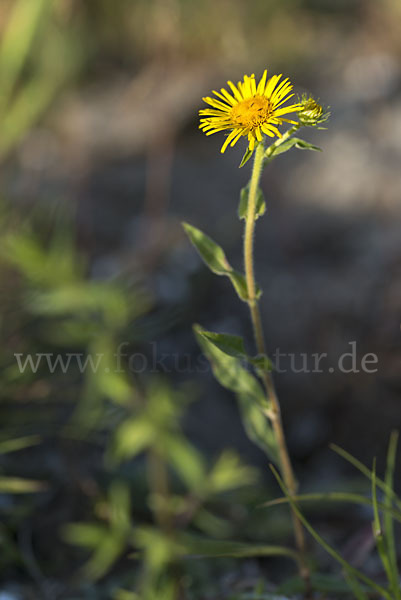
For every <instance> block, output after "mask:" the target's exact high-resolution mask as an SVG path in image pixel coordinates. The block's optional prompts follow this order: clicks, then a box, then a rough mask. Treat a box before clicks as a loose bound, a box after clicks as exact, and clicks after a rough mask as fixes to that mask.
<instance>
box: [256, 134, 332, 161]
mask: <svg viewBox="0 0 401 600" xmlns="http://www.w3.org/2000/svg"><path fill="white" fill-rule="evenodd" d="M291 148H298V149H300V150H316V151H318V152H321V148H319V147H318V146H315V145H314V144H310V143H309V142H306V141H305V140H302V139H301V138H297V137H292V138H289V139H288V140H285V142H283V143H282V144H280V143H277V144H272V145H271V146H270V147H269V148H268V149H267V150H266V156H267V159H268V160H269V159H270V160H272V159H273V158H275V157H276V156H278V155H279V154H283V152H287V151H288V150H291Z"/></svg>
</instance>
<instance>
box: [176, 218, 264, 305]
mask: <svg viewBox="0 0 401 600" xmlns="http://www.w3.org/2000/svg"><path fill="white" fill-rule="evenodd" d="M182 225H183V227H184V229H185V231H186V233H187V235H188V237H189V239H190V241H191V242H192V244H193V245H194V246H195V248H196V250H197V251H198V252H199V255H200V257H201V258H202V260H203V262H204V263H205V264H206V265H207V266H208V267H209V269H210V270H211V271H212V272H213V273H215V274H216V275H224V276H226V277H228V278H229V279H230V280H231V283H232V284H233V286H234V289H235V291H236V292H237V294H238V296H239V297H240V298H241V300H244V301H245V302H246V301H247V299H248V290H247V285H246V281H245V277H244V276H243V275H242V274H241V273H238V271H235V270H234V269H233V268H232V266H231V265H230V263H229V262H228V260H227V258H226V255H225V254H224V250H223V249H222V248H221V247H220V246H219V245H218V244H216V242H214V241H213V240H212V239H211V238H210V237H209V236H207V235H206V234H204V233H203V232H202V231H201V230H200V229H197V228H196V227H193V226H192V225H189V224H188V223H183V224H182ZM258 296H260V290H258Z"/></svg>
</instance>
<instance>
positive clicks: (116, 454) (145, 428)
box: [111, 417, 156, 462]
mask: <svg viewBox="0 0 401 600" xmlns="http://www.w3.org/2000/svg"><path fill="white" fill-rule="evenodd" d="M155 435H156V430H155V427H154V426H153V425H152V423H151V422H150V421H148V420H147V419H145V418H138V417H132V418H130V419H126V420H125V421H124V422H123V423H122V424H121V425H120V427H119V428H118V429H117V431H116V433H115V436H114V442H113V449H112V451H111V457H112V459H113V460H115V461H117V462H120V461H121V460H125V459H127V458H133V457H134V456H136V455H137V454H139V453H140V452H142V451H143V450H145V449H146V448H148V446H150V445H151V444H152V443H153V441H154V438H155Z"/></svg>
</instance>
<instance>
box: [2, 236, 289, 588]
mask: <svg viewBox="0 0 401 600" xmlns="http://www.w3.org/2000/svg"><path fill="white" fill-rule="evenodd" d="M1 257H2V261H3V267H4V265H7V266H8V268H10V267H11V268H12V270H13V271H16V272H17V273H18V274H19V278H20V290H19V293H20V299H21V310H22V311H23V312H25V313H27V314H28V315H31V319H32V322H31V324H30V327H31V332H35V335H34V343H31V342H29V340H25V339H24V338H22V343H23V347H22V348H21V347H19V348H18V350H19V352H17V353H16V355H17V356H18V357H19V359H18V360H15V361H14V363H13V364H9V365H8V366H7V368H6V369H5V374H6V378H7V379H8V380H9V381H10V380H11V381H22V382H23V384H24V385H25V386H28V385H34V383H35V381H37V380H38V379H41V380H45V381H47V382H48V384H49V391H48V393H49V394H52V395H56V396H57V394H58V393H59V386H60V381H61V380H60V377H63V381H64V382H65V381H66V379H68V381H75V384H74V387H75V389H76V392H75V394H74V395H75V397H76V402H75V404H76V407H75V410H74V413H73V416H72V419H70V421H69V423H68V424H67V425H66V426H65V427H64V428H63V435H66V436H68V437H71V436H72V437H76V436H77V437H82V435H83V433H84V434H85V435H92V434H94V435H95V436H96V435H97V433H99V434H101V435H102V436H104V443H105V444H106V448H107V449H106V454H105V474H107V478H108V479H109V481H110V483H109V484H108V485H107V486H106V489H105V492H104V493H102V494H100V495H98V496H97V497H96V498H95V499H94V505H93V517H94V518H93V520H91V521H88V522H82V523H79V522H78V523H73V524H70V525H69V526H67V527H65V536H66V539H68V541H70V542H72V543H74V544H76V545H78V546H81V547H82V548H83V549H86V550H87V551H88V552H89V554H90V558H89V560H88V562H87V563H86V564H85V566H84V568H83V574H84V575H85V577H86V578H87V579H90V580H97V579H99V578H100V577H103V576H105V575H106V574H108V573H110V572H111V571H112V569H113V567H114V564H115V563H116V561H117V560H119V559H121V558H123V557H124V556H126V555H127V552H130V553H131V555H132V558H135V559H137V560H139V562H140V564H141V565H142V567H141V568H140V569H138V568H137V567H133V568H132V577H131V581H130V583H129V584H128V585H126V586H125V587H126V588H128V589H131V590H132V594H135V593H138V594H139V596H134V595H133V596H132V597H140V598H141V599H143V600H145V599H146V600H154V599H156V598H160V597H161V595H162V597H163V598H166V599H171V600H175V599H176V598H178V595H179V593H180V589H181V588H182V586H184V585H186V584H185V583H183V582H184V581H185V577H184V575H185V573H186V563H188V561H189V563H190V562H191V557H195V556H204V557H212V556H221V557H233V558H235V557H246V556H255V555H257V556H269V555H279V556H284V557H288V558H289V559H291V560H295V561H297V560H298V558H299V557H298V555H297V553H296V552H294V551H293V550H291V549H288V548H286V547H282V546H273V545H271V546H265V545H257V544H246V543H241V542H233V541H230V540H229V539H227V537H229V536H230V532H231V527H230V522H229V520H228V519H226V518H224V517H222V516H221V514H220V509H219V506H220V508H221V503H223V504H224V502H225V500H224V498H226V496H227V494H228V493H229V492H231V491H233V490H234V489H236V488H241V487H243V486H246V485H249V484H250V483H254V482H255V477H256V471H255V469H252V468H250V467H247V466H245V465H244V464H243V463H242V462H241V461H240V460H239V458H238V457H237V456H236V455H235V454H234V453H233V452H230V451H224V452H223V453H222V454H221V456H220V457H219V458H218V459H217V461H215V462H214V464H212V466H209V465H208V461H206V459H205V458H204V457H203V456H202V454H201V453H200V452H199V451H198V450H197V449H196V448H195V447H194V446H193V445H192V444H191V443H190V442H189V441H188V440H187V438H186V437H185V436H184V434H183V433H182V431H181V426H180V422H181V419H182V417H183V414H184V411H185V408H186V405H187V403H188V400H190V399H191V397H192V396H193V389H192V388H185V387H184V388H183V389H179V390H173V389H172V388H171V386H170V385H169V384H168V383H167V382H166V381H162V380H159V379H158V378H157V377H156V376H155V375H151V374H148V375H142V376H141V377H138V375H137V374H136V376H133V374H132V373H130V370H129V368H128V365H125V366H124V364H123V361H122V358H123V357H118V360H117V356H116V350H117V349H118V347H119V345H120V343H121V341H125V340H124V336H125V334H126V333H127V330H128V329H129V328H130V326H131V324H132V323H134V324H135V320H136V319H137V318H138V317H139V316H143V315H144V314H146V311H147V310H148V307H149V297H148V295H147V294H146V293H144V292H142V291H140V288H139V287H138V286H137V285H134V286H130V285H126V283H125V281H124V280H123V279H121V280H119V279H118V278H117V279H115V280H111V281H107V280H103V281H100V280H94V279H92V278H91V277H90V276H89V270H88V265H87V261H86V260H85V259H84V257H83V256H82V255H81V254H80V253H78V252H77V250H76V248H75V245H74V241H73V237H72V235H71V233H70V231H69V229H67V230H65V229H64V228H60V227H56V228H55V229H54V231H53V233H51V234H50V235H47V240H46V241H45V240H43V239H42V237H41V236H39V235H38V234H37V233H36V232H34V231H33V229H32V227H31V226H29V225H28V226H21V225H19V226H18V227H17V228H16V227H15V226H14V227H13V226H11V225H10V224H8V225H4V235H3V238H2V242H1ZM38 341H40V343H41V345H44V346H45V348H46V346H47V347H48V346H50V347H51V348H52V349H55V350H56V351H57V350H62V351H63V352H62V353H61V354H58V353H57V352H51V353H40V352H39V353H38V352H37V348H36V349H35V344H37V343H38ZM46 349H47V348H46ZM77 349H80V350H83V351H84V353H85V356H86V358H87V359H88V360H86V362H85V364H86V366H87V368H85V369H82V370H79V369H76V368H75V370H74V367H76V365H75V364H74V363H73V362H71V363H70V362H69V361H68V356H75V354H76V353H75V352H70V350H77ZM35 350H36V352H35ZM49 354H50V355H51V361H50V362H49V360H47V359H46V360H40V361H39V362H38V361H37V357H38V356H39V357H40V356H42V357H43V356H48V355H49ZM94 357H99V358H100V360H99V362H98V363H96V365H95V366H94V360H95V359H94ZM89 359H91V360H89ZM32 361H33V362H32ZM50 364H51V365H52V369H49V365H50ZM21 366H23V368H21ZM133 460H135V461H136V464H137V465H138V464H142V465H143V466H144V471H145V473H146V481H147V483H146V484H143V483H142V485H143V486H144V487H143V489H144V491H145V490H146V489H147V490H148V491H147V492H145V494H146V496H147V503H146V504H145V506H144V507H143V510H145V511H146V513H145V514H146V517H145V516H142V517H139V518H138V517H135V515H136V514H137V511H136V510H135V506H133V496H134V490H133V489H132V487H131V485H132V483H131V480H132V478H131V477H130V476H129V475H127V474H128V473H129V470H130V468H129V467H130V466H132V465H133ZM189 527H191V529H189ZM195 531H197V534H195V533H194V532H195ZM120 587H122V586H120ZM115 593H116V594H117V596H116V597H123V596H124V594H125V595H126V594H128V593H131V592H128V591H124V590H120V591H119V592H118V593H117V592H115Z"/></svg>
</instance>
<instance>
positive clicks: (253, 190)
mask: <svg viewBox="0 0 401 600" xmlns="http://www.w3.org/2000/svg"><path fill="white" fill-rule="evenodd" d="M290 131H291V130H290ZM284 135H285V134H284ZM289 135H290V134H288V136H287V137H289ZM283 137H284V136H283ZM281 139H282V138H281ZM264 159H265V149H264V146H263V143H259V144H258V146H257V148H256V150H255V158H254V163H253V169H252V175H251V180H250V184H249V197H248V212H247V216H246V225H245V236H244V263H245V277H246V283H247V289H248V306H249V310H250V313H251V319H252V325H253V331H254V336H255V342H256V347H257V351H258V353H259V354H266V346H265V341H264V334H263V326H262V320H261V317H260V311H259V306H258V300H257V295H256V284H255V275H254V265H253V239H254V231H255V211H256V197H257V191H258V186H259V181H260V176H261V174H262V169H263V162H264ZM263 381H264V385H265V388H266V394H267V398H268V401H269V405H270V407H271V409H270V410H269V411H268V412H267V413H266V416H267V417H268V418H269V419H270V422H271V424H272V427H273V431H274V435H275V438H276V442H277V446H278V451H279V458H280V466H281V471H282V474H283V478H284V481H285V485H286V487H287V489H288V490H289V494H290V495H291V496H294V495H295V494H296V491H297V482H296V479H295V477H294V472H293V469H292V465H291V461H290V457H289V454H288V449H287V443H286V440H285V435H284V430H283V425H282V420H281V410H280V404H279V401H278V398H277V394H276V390H275V387H274V382H273V379H272V377H271V375H270V373H269V372H268V371H264V373H263ZM292 519H293V524H294V535H295V541H296V545H297V548H298V551H299V553H300V554H301V556H304V554H305V536H304V530H303V527H302V524H301V522H300V520H299V518H298V516H297V514H296V512H295V511H294V510H292ZM301 575H302V576H303V577H304V579H305V581H309V571H308V568H307V566H306V563H305V560H303V561H302V567H301Z"/></svg>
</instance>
